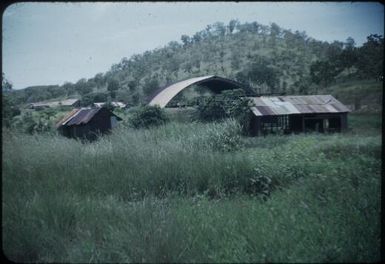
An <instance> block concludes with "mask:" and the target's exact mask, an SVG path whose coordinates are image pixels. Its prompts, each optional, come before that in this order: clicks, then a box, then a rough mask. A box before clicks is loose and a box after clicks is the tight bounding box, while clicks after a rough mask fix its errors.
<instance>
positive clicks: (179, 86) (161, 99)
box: [149, 75, 242, 107]
mask: <svg viewBox="0 0 385 264" xmlns="http://www.w3.org/2000/svg"><path fill="white" fill-rule="evenodd" d="M194 84H195V85H201V86H205V87H207V88H209V89H210V90H212V91H214V92H219V91H220V90H225V89H234V88H240V87H242V85H241V84H240V83H238V82H236V81H233V80H230V79H226V78H222V77H219V76H215V75H208V76H202V77H195V78H191V79H187V80H184V81H180V82H177V83H174V84H171V85H169V86H167V87H165V88H164V89H162V90H161V91H160V92H159V93H157V94H156V95H155V96H154V97H153V98H152V99H151V101H150V103H149V105H159V106H160V107H165V106H166V105H167V104H168V103H169V102H170V101H171V99H172V98H174V97H175V96H176V95H177V94H178V93H180V92H181V91H182V90H183V89H186V88H187V87H189V86H191V85H194Z"/></svg>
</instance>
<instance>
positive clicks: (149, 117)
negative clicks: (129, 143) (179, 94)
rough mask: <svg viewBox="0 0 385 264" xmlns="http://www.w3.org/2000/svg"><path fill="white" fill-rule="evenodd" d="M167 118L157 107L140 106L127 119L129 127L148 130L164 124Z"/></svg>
mask: <svg viewBox="0 0 385 264" xmlns="http://www.w3.org/2000/svg"><path fill="white" fill-rule="evenodd" d="M167 121H168V117H167V115H166V113H165V112H164V110H163V109H161V108H160V107H159V106H149V105H146V106H141V107H139V108H138V109H136V110H135V111H134V112H133V113H132V116H131V118H130V119H129V124H130V126H132V127H134V128H149V127H153V126H159V125H162V124H165V123H166V122H167Z"/></svg>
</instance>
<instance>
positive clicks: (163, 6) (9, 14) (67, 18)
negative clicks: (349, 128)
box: [2, 2, 384, 89]
mask: <svg viewBox="0 0 385 264" xmlns="http://www.w3.org/2000/svg"><path fill="white" fill-rule="evenodd" d="M2 19H3V20H2V22H3V28H2V34H3V42H2V45H3V46H2V48H3V49H2V53H3V54H2V69H3V70H2V71H3V72H4V73H5V77H6V78H7V79H8V80H9V81H10V82H11V83H12V84H13V88H14V89H22V88H25V87H28V86H34V85H53V84H58V85H62V84H63V83H64V82H72V83H75V82H77V81H78V80H79V79H81V78H87V79H88V78H92V77H93V76H95V75H96V74H97V73H100V72H103V73H104V72H106V71H108V70H109V69H110V67H111V65H112V64H114V63H118V62H120V60H121V59H122V58H123V57H127V58H130V57H131V56H132V55H133V54H140V53H143V52H145V51H147V50H153V49H155V48H161V47H163V46H165V45H167V43H169V42H170V41H179V42H181V41H180V37H181V35H183V34H186V35H189V36H192V35H193V34H195V33H196V32H198V31H200V30H203V29H205V28H206V26H207V25H209V24H213V23H215V22H217V21H219V22H224V23H225V24H227V23H228V22H229V21H230V20H231V19H238V20H239V21H240V22H241V23H244V22H253V21H257V22H258V23H260V24H264V25H269V24H270V23H272V22H275V23H276V24H278V25H279V26H280V27H282V28H285V29H291V30H293V31H295V30H299V31H306V33H307V35H308V36H310V37H312V38H315V39H317V40H322V41H328V42H332V41H334V40H338V41H345V40H346V39H347V38H348V37H353V39H354V40H355V41H356V44H357V46H360V45H362V43H364V42H365V41H366V37H367V36H368V35H370V34H380V35H382V36H383V35H384V6H383V5H382V4H380V3H376V2H354V3H351V2H327V3H325V2H239V3H236V2H125V3H124V2H123V3H122V2H105V3H103V2H90V3H65V2H63V3H49V2H45V3H43V2H41V3H39V2H29V3H28V2H27V3H17V4H13V5H11V6H9V7H8V8H7V9H6V10H5V11H4V13H3V17H2Z"/></svg>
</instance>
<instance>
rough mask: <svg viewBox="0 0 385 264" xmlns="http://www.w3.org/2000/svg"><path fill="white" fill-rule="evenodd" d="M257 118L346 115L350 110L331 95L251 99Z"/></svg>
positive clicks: (252, 108)
mask: <svg viewBox="0 0 385 264" xmlns="http://www.w3.org/2000/svg"><path fill="white" fill-rule="evenodd" d="M250 99H251V100H252V102H253V104H254V106H253V107H251V110H252V112H253V113H254V115H256V116H265V115H266V116H272V115H291V114H312V113H344V112H350V110H349V109H348V108H347V107H346V106H345V105H343V104H342V103H341V102H339V101H338V100H337V99H335V98H334V97H333V96H331V95H302V96H266V97H265V96H261V97H251V98H250Z"/></svg>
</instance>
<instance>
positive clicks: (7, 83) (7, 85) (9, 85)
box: [1, 72, 13, 92]
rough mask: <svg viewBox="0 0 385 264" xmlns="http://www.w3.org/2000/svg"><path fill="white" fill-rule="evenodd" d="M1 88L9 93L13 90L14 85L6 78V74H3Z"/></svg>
mask: <svg viewBox="0 0 385 264" xmlns="http://www.w3.org/2000/svg"><path fill="white" fill-rule="evenodd" d="M1 87H2V90H3V92H9V91H11V90H12V87H13V85H12V83H11V82H10V81H8V80H7V79H6V78H5V74H4V72H3V73H2V80H1Z"/></svg>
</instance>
